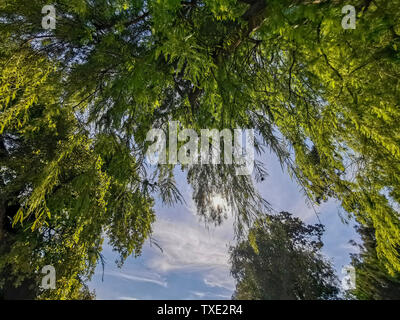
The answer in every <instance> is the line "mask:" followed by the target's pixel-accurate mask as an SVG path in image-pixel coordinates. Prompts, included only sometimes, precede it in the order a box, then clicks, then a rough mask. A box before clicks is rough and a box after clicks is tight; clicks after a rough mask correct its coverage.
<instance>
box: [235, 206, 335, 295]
mask: <svg viewBox="0 0 400 320" xmlns="http://www.w3.org/2000/svg"><path fill="white" fill-rule="evenodd" d="M322 233H323V226H322V225H315V226H312V225H305V224H304V223H303V222H302V221H301V220H300V219H298V218H294V217H293V216H292V215H291V214H289V213H287V212H281V213H279V214H277V215H266V216H265V217H263V218H260V219H259V220H257V221H256V222H255V224H254V226H253V227H252V228H251V229H250V231H249V234H248V239H247V240H244V241H241V242H239V243H238V244H237V245H236V246H235V247H231V250H230V252H231V263H232V269H231V270H232V275H233V277H234V278H235V280H236V281H237V283H236V291H235V293H234V295H233V298H234V299H238V300H316V299H334V298H336V297H337V294H338V289H337V287H336V284H337V279H336V276H335V273H334V270H333V268H332V266H331V264H330V263H329V262H328V261H326V260H325V259H324V257H323V256H322V255H321V253H320V249H321V248H322V242H321V236H322Z"/></svg>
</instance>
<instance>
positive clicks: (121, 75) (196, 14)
mask: <svg viewBox="0 0 400 320" xmlns="http://www.w3.org/2000/svg"><path fill="white" fill-rule="evenodd" d="M53 2H54V4H55V6H56V9H57V27H56V29H55V30H48V31H44V30H43V29H42V27H41V20H42V17H43V15H42V14H41V8H42V7H43V5H45V4H47V3H46V1H44V0H43V1H42V0H41V1H28V0H15V1H6V2H4V1H3V2H1V3H0V41H1V44H0V51H1V72H0V75H1V78H0V81H1V82H0V83H1V85H0V105H1V109H0V110H1V113H0V119H1V121H0V129H1V139H2V141H5V142H2V143H3V144H4V143H5V144H6V145H9V146H12V147H6V146H4V148H3V150H2V151H1V152H2V154H3V157H2V158H1V166H2V175H3V182H2V183H3V184H4V185H5V187H3V186H2V201H3V203H5V205H3V208H2V209H1V210H2V211H5V210H6V209H5V208H6V207H7V205H8V204H7V203H9V202H11V203H13V204H14V205H16V206H17V207H18V210H17V212H15V213H13V214H10V217H11V218H12V219H14V225H15V227H17V226H18V225H19V224H20V223H23V227H22V226H21V227H20V228H21V230H22V228H23V230H24V232H23V233H21V234H23V235H24V236H27V235H26V234H27V232H28V231H26V230H25V229H26V228H27V227H29V228H31V229H33V231H32V232H33V234H40V235H43V234H44V233H43V231H39V230H43V228H50V226H52V227H53V228H54V227H55V228H58V227H60V228H61V226H64V222H65V221H66V220H65V217H66V216H67V215H68V216H69V217H72V219H74V221H76V223H77V225H76V226H75V225H74V227H73V228H72V229H71V230H70V233H68V234H69V235H70V236H71V237H70V238H68V239H70V240H69V242H68V243H69V244H71V243H73V242H74V241H78V242H79V241H80V240H79V239H83V238H85V237H86V238H85V240H84V244H82V245H83V247H85V250H86V252H88V250H89V249H88V248H89V247H91V246H94V247H96V248H100V245H99V244H96V243H98V242H96V241H100V240H99V239H102V236H101V232H102V231H104V230H103V229H105V230H107V232H108V236H109V237H110V239H111V242H112V243H113V245H114V247H115V248H116V249H117V250H118V251H120V252H121V255H122V258H125V257H126V256H127V255H129V254H130V253H132V252H136V253H139V252H140V247H141V244H142V243H143V241H144V240H145V238H146V237H147V236H148V235H149V234H150V232H151V228H150V226H151V222H152V221H153V219H154V216H153V212H152V210H151V208H152V197H153V196H154V195H159V196H161V198H162V199H163V200H164V201H165V202H166V203H172V202H174V201H177V200H180V193H179V190H177V189H176V187H175V183H174V177H173V169H174V168H172V167H171V166H159V167H157V168H156V169H155V170H152V171H151V172H148V171H146V166H145V161H144V155H145V152H146V148H147V146H148V143H146V141H145V138H146V134H147V132H148V131H149V129H151V128H153V127H156V128H164V127H165V125H166V123H167V122H168V121H170V120H179V121H180V122H181V124H182V126H184V127H186V128H192V129H194V130H197V131H199V130H200V129H204V128H209V129H212V128H216V129H225V128H230V129H234V128H237V127H241V128H254V129H255V130H256V133H257V143H256V147H257V151H259V152H260V153H262V152H263V151H264V150H266V149H267V148H269V149H271V150H272V151H273V152H274V153H275V154H276V155H277V156H278V158H279V159H280V161H281V163H282V166H283V167H285V168H286V169H287V171H288V172H289V173H290V174H291V175H292V176H293V177H294V178H295V179H296V180H297V181H298V183H299V184H300V185H301V186H302V188H303V189H304V192H305V194H306V196H307V197H308V198H309V199H310V200H311V201H312V202H313V203H317V204H318V203H320V202H321V201H325V200H327V199H328V198H331V197H333V198H336V199H338V200H339V201H340V202H341V204H342V206H343V208H344V209H345V210H346V211H348V212H349V213H350V214H352V215H354V216H355V217H356V218H357V220H358V221H360V222H361V223H366V221H369V222H370V223H371V224H372V226H373V228H374V229H375V230H376V232H375V235H376V241H377V248H376V252H377V257H378V259H379V261H381V263H382V264H383V265H384V266H385V268H386V269H387V270H388V272H389V273H391V274H392V275H394V274H395V273H397V272H399V271H400V260H399V256H398V246H399V244H400V220H399V212H398V210H396V205H398V204H399V203H400V187H399V186H400V183H399V182H400V149H399V145H400V141H399V139H400V132H399V125H398V124H399V123H400V113H399V110H400V109H399V104H398V102H399V101H400V99H399V98H400V97H399V92H400V90H399V74H400V69H399V68H400V64H399V61H400V56H399V50H400V25H399V21H400V19H399V13H398V10H393V8H397V7H399V5H400V2H399V1H398V0H392V1H390V2H389V1H385V0H375V1H372V2H371V1H363V0H356V1H353V5H354V6H356V9H357V13H358V14H357V29H356V30H343V29H342V26H341V20H342V17H343V16H342V14H341V8H342V6H343V5H344V1H315V2H313V1H306V0H304V1H303V0H300V1H299V0H284V1H282V0H280V1H278V0H217V1H215V0H213V1H211V0H210V1H209V0H204V1H200V0H197V1H183V2H182V1H177V0H166V1H159V0H148V1H142V0H130V1H128V0H112V1H109V0H96V1H92V0H73V1H71V0H57V1H53ZM15 139H16V140H15ZM14 140H15V141H14ZM13 141H14V142H13ZM22 143H24V145H23V144H22ZM13 152H14V153H13ZM14 154H15V156H14ZM3 167H4V168H6V169H3ZM257 168H258V171H257V177H258V178H261V179H262V178H263V177H264V176H265V173H266V172H265V170H264V169H263V168H262V166H258V167H257ZM184 169H188V172H189V175H188V179H189V180H188V181H189V183H190V184H191V185H192V187H193V190H194V199H195V202H196V203H197V205H198V212H199V214H200V215H202V216H204V217H205V219H206V220H207V221H210V220H211V221H213V222H214V221H216V222H221V221H222V220H223V217H224V213H223V212H216V211H215V210H212V209H210V207H209V204H210V203H209V200H207V199H209V198H210V197H209V196H210V195H211V194H213V193H215V192H216V191H218V193H222V194H223V196H224V197H225V198H226V199H228V200H229V203H230V204H232V206H231V207H232V212H233V214H235V215H236V217H237V221H238V231H240V232H239V234H240V233H241V231H243V230H244V229H245V227H246V225H251V222H252V221H253V220H254V219H255V217H256V216H257V215H259V214H260V212H262V211H263V209H264V208H265V201H264V200H262V199H261V198H260V196H259V195H258V193H257V192H256V190H255V189H254V186H253V181H252V179H250V178H243V179H240V178H238V177H235V176H234V170H232V167H231V166H220V167H216V168H213V167H206V168H199V167H194V168H184ZM211 176H215V178H210V177H211ZM207 179H211V180H209V181H213V183H211V182H207ZM3 189H4V190H3ZM2 215H3V216H4V214H3V213H2ZM17 222H18V224H16V223H17ZM67 225H68V224H67ZM80 228H83V229H82V230H81V229H80ZM101 230H102V231H101ZM21 232H22V231H21ZM35 232H36V233H35ZM132 235H134V236H133V237H132ZM22 238H23V237H22ZM76 239H78V240H76ZM82 241H83V240H82ZM94 244H95V245H94ZM37 246H38V247H39V246H41V244H37ZM95 251H96V252H97V249H96V250H95ZM84 255H85V258H84V259H87V261H89V260H91V258H89V255H86V254H84ZM93 259H95V258H93ZM80 261H83V260H80ZM93 261H94V260H93Z"/></svg>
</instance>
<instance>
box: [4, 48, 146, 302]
mask: <svg viewBox="0 0 400 320" xmlns="http://www.w3.org/2000/svg"><path fill="white" fill-rule="evenodd" d="M3 57H4V59H3ZM0 62H1V65H2V68H1V70H2V72H1V78H0V88H1V89H0V90H1V92H2V95H1V101H2V113H1V117H2V119H3V121H2V123H1V124H2V130H1V136H0V137H1V145H0V146H1V147H2V148H1V157H0V166H1V168H2V171H1V176H0V177H1V180H0V181H1V185H2V188H1V193H0V200H1V202H0V205H1V207H0V210H1V221H0V222H1V223H0V236H1V244H0V253H1V254H0V276H1V278H0V287H3V290H1V291H0V292H1V295H3V296H4V297H10V296H15V295H17V296H19V297H26V298H32V297H34V298H42V299H86V298H91V297H92V293H89V291H88V288H87V286H86V284H85V282H86V281H87V280H88V279H90V277H91V276H92V274H93V273H94V269H95V267H96V265H97V263H98V261H99V260H100V259H101V258H102V257H101V250H102V244H103V241H104V238H105V236H107V237H108V239H109V241H110V244H111V245H112V246H113V247H114V249H115V250H117V251H118V252H119V253H120V255H121V263H122V261H124V260H125V259H126V258H127V257H128V256H129V255H131V254H135V255H139V254H140V251H141V247H142V244H143V242H144V241H145V239H146V238H147V236H148V235H149V234H150V232H151V223H152V222H153V220H154V215H153V211H152V205H153V200H152V199H151V198H150V197H149V196H146V195H145V194H143V193H142V191H141V189H140V188H141V186H142V184H141V179H139V177H138V176H137V175H135V174H134V173H136V171H135V169H136V166H137V164H136V163H135V161H133V160H132V159H131V157H130V156H129V152H128V150H127V148H125V150H124V149H121V148H118V153H117V150H116V148H113V145H116V143H115V142H114V139H117V138H116V137H113V136H111V135H110V136H103V137H101V139H97V140H96V142H94V141H93V140H91V139H90V138H89V135H88V132H87V131H86V130H85V129H84V128H82V126H81V125H80V124H79V119H78V118H77V117H76V116H75V115H74V113H73V110H72V109H71V108H70V107H68V106H62V107H61V108H60V107H59V105H58V103H57V102H59V100H58V98H59V97H60V93H59V90H60V88H61V83H60V82H59V80H60V78H59V77H58V74H57V73H58V71H57V70H54V68H53V67H52V66H51V65H50V64H49V61H48V60H47V59H46V57H44V56H40V55H38V54H37V53H36V52H34V51H32V49H31V48H29V47H26V48H25V50H21V49H19V52H18V54H17V53H15V52H13V53H12V54H10V55H9V56H7V55H5V56H2V59H1V61H0ZM55 100H57V102H56V101H55ZM138 181H139V182H138ZM46 265H52V266H54V267H55V269H56V277H57V285H56V290H47V291H43V290H40V289H39V285H40V283H41V282H40V279H41V274H40V271H41V270H42V268H43V267H44V266H46ZM13 287H17V289H12V288H13ZM18 288H19V293H18V291H17V293H15V294H14V293H12V292H13V291H15V290H18ZM28 289H29V290H28ZM22 291H25V292H22Z"/></svg>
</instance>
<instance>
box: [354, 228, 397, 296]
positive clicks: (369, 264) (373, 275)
mask: <svg viewBox="0 0 400 320" xmlns="http://www.w3.org/2000/svg"><path fill="white" fill-rule="evenodd" d="M357 231H358V233H359V234H360V235H361V239H362V241H363V243H362V245H360V246H359V248H360V253H359V254H354V255H352V265H353V267H354V268H355V270H356V288H355V289H354V290H350V291H349V292H348V293H349V294H350V295H352V296H354V297H356V298H357V299H359V300H398V299H399V298H400V273H396V274H394V275H391V274H389V273H388V271H387V269H386V268H385V266H384V265H383V263H382V262H381V261H380V260H379V259H378V255H377V251H376V246H377V244H376V238H375V230H374V228H371V227H366V226H359V227H357Z"/></svg>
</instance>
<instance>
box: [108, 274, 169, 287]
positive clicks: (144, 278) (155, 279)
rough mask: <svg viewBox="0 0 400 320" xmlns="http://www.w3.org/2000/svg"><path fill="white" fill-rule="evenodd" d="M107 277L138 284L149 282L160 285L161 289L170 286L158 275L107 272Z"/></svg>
mask: <svg viewBox="0 0 400 320" xmlns="http://www.w3.org/2000/svg"><path fill="white" fill-rule="evenodd" d="M105 274H106V275H109V276H113V277H118V278H122V279H127V280H131V281H136V282H149V283H153V284H156V285H159V286H161V287H164V288H166V287H167V286H168V284H167V282H166V281H165V280H163V279H162V278H161V276H160V275H158V274H156V273H143V272H141V273H138V274H137V275H131V274H127V273H122V272H106V273H105Z"/></svg>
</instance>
